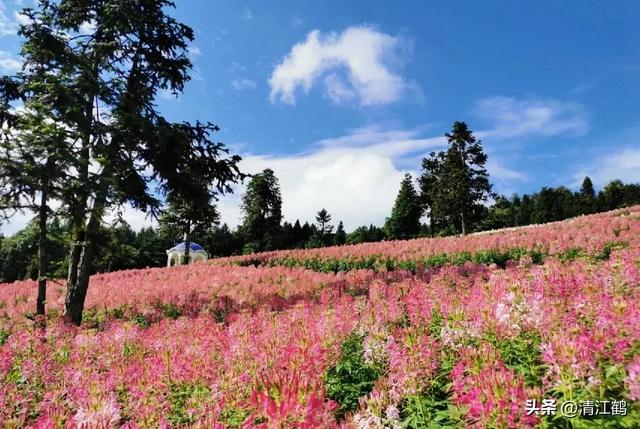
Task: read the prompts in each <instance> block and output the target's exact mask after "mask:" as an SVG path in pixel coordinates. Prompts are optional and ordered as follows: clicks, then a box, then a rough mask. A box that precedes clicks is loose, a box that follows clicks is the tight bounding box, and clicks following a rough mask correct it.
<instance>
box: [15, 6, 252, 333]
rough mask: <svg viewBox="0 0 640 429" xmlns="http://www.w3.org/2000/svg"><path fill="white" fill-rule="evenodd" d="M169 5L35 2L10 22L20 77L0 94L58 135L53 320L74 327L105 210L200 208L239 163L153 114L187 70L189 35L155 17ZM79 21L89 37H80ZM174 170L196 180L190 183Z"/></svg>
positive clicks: (206, 133) (204, 138) (196, 128)
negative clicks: (31, 110) (61, 302)
mask: <svg viewBox="0 0 640 429" xmlns="http://www.w3.org/2000/svg"><path fill="white" fill-rule="evenodd" d="M171 7H173V3H172V2H171V1H169V0H148V1H147V0H145V1H139V0H66V1H64V2H55V1H50V0H42V1H40V2H39V3H38V5H37V7H36V8H34V9H29V8H27V9H24V10H23V12H22V13H23V15H25V16H26V18H27V20H28V22H29V23H28V24H26V25H24V26H22V27H21V30H20V34H21V35H22V36H23V37H24V39H25V41H24V43H23V46H22V56H23V58H24V61H25V67H24V70H23V72H22V73H21V74H18V76H16V77H14V78H11V79H4V80H3V82H4V87H3V92H4V94H3V95H2V96H3V97H4V98H5V99H7V98H13V99H21V100H22V101H23V102H24V103H25V105H29V104H32V103H39V106H37V107H38V108H39V109H40V110H39V112H41V115H44V116H45V117H44V118H43V119H42V121H41V123H44V124H55V126H56V127H58V128H59V129H61V130H64V133H65V136H64V139H62V140H61V141H60V142H59V145H58V149H59V150H60V151H62V152H63V156H62V157H61V158H60V159H61V160H62V162H60V163H58V164H55V163H54V171H53V172H52V173H51V175H50V176H48V177H60V176H61V172H66V173H68V174H69V177H67V178H66V180H65V183H64V184H65V187H64V192H63V193H62V195H61V196H60V201H62V202H63V204H64V208H65V211H66V212H67V213H68V214H69V219H70V220H69V222H70V226H71V231H72V232H71V234H70V243H71V246H70V252H69V264H68V265H69V272H68V276H67V296H66V299H65V315H66V316H67V318H68V319H69V320H71V321H72V322H73V323H75V324H80V322H81V320H82V311H83V308H84V300H85V297H86V293H87V288H88V285H89V275H90V274H91V272H92V271H93V263H94V260H95V255H96V253H97V252H98V250H99V249H98V247H99V245H100V243H99V238H100V236H101V232H100V227H101V224H102V220H103V217H104V214H105V212H107V211H108V210H110V209H112V208H114V207H118V206H121V205H122V204H125V203H129V204H131V205H132V206H133V207H135V208H138V209H141V210H144V211H150V212H151V213H153V214H157V212H158V210H159V208H160V206H161V204H162V197H163V196H164V195H173V196H174V197H175V198H180V199H184V200H185V201H186V200H191V201H205V200H206V201H208V200H209V199H210V198H205V199H203V198H202V197H203V196H204V195H207V196H215V195H217V194H220V193H224V192H229V191H231V187H230V184H231V183H234V182H236V181H237V180H239V179H240V178H241V177H242V176H241V175H240V173H239V171H238V169H237V163H238V162H239V160H240V158H239V157H237V156H233V157H225V153H226V149H225V148H224V146H223V145H222V144H220V143H214V142H213V141H211V134H212V133H213V132H215V131H217V130H218V128H217V127H216V126H215V125H213V124H210V123H206V124H202V123H200V122H196V123H195V124H190V123H186V122H183V123H171V122H169V121H167V120H166V119H165V118H163V117H162V116H161V115H160V113H159V112H158V110H157V108H156V105H155V98H156V96H157V94H158V91H160V90H169V91H172V92H174V93H178V92H180V91H182V89H183V87H184V84H185V83H186V82H187V81H188V80H189V71H190V68H191V62H190V60H189V56H188V52H187V48H188V46H189V44H190V43H191V42H192V40H193V31H192V29H191V28H189V27H188V26H186V25H184V24H181V23H179V22H177V21H176V20H175V19H173V18H172V17H171V16H169V15H168V14H167V12H168V10H169V9H170V8H171ZM85 23H91V24H92V26H91V29H90V30H89V31H86V32H80V31H79V28H80V27H81V26H82V25H83V24H85ZM16 85H17V86H16ZM16 87H17V88H19V91H18V92H16V91H13V88H16ZM7 88H9V89H10V90H7V91H4V90H6V89H7ZM4 104H5V105H7V103H4ZM11 127H12V125H11V124H10V125H9V126H8V128H7V129H9V130H10V129H11ZM10 132H11V131H10ZM38 133H39V134H40V135H41V136H45V135H46V133H40V131H38ZM51 156H52V155H51V153H50V152H48V153H47V157H49V158H51ZM90 167H91V168H90ZM186 171H198V173H199V175H198V176H197V177H198V178H199V181H198V183H194V182H193V180H192V179H193V177H192V176H190V175H189V174H188V173H187V174H185V172H186ZM152 185H157V189H153V188H152ZM44 189H45V188H44V187H42V189H39V191H41V190H44Z"/></svg>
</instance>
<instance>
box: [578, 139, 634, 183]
mask: <svg viewBox="0 0 640 429" xmlns="http://www.w3.org/2000/svg"><path fill="white" fill-rule="evenodd" d="M585 176H589V177H590V178H591V180H592V181H593V183H594V184H595V185H596V186H604V185H606V184H607V183H609V182H610V181H612V180H615V179H620V180H622V181H623V182H625V183H640V149H638V148H637V146H636V147H633V148H625V149H618V150H617V151H616V152H615V153H610V154H608V155H604V156H599V157H597V161H596V162H593V163H591V164H590V165H587V166H585V167H583V168H582V169H581V170H580V171H578V172H577V173H576V174H574V176H573V179H574V182H573V186H574V187H578V186H580V184H581V183H582V180H583V179H584V177H585Z"/></svg>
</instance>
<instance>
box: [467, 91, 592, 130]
mask: <svg viewBox="0 0 640 429" xmlns="http://www.w3.org/2000/svg"><path fill="white" fill-rule="evenodd" d="M474 113H475V114H476V115H477V116H479V117H480V118H483V119H485V120H487V121H488V122H489V123H490V124H491V128H490V129H489V130H486V131H484V132H483V133H482V135H481V136H482V137H495V138H515V137H523V136H544V137H550V136H557V135H574V136H579V135H583V134H585V133H587V132H588V131H589V120H588V115H587V112H586V108H585V107H584V106H583V105H581V104H579V103H571V102H563V101H559V100H555V99H531V98H528V99H516V98H513V97H490V98H484V99H481V100H479V101H478V102H477V103H476V105H475V108H474ZM478 134H479V135H480V133H478Z"/></svg>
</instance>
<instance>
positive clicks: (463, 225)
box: [460, 213, 467, 236]
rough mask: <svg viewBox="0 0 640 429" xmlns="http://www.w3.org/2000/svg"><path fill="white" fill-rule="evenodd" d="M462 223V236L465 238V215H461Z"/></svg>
mask: <svg viewBox="0 0 640 429" xmlns="http://www.w3.org/2000/svg"><path fill="white" fill-rule="evenodd" d="M460 223H461V226H462V235H463V236H465V235H467V226H466V224H465V222H464V213H460Z"/></svg>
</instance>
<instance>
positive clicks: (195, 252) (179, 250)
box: [167, 241, 208, 267]
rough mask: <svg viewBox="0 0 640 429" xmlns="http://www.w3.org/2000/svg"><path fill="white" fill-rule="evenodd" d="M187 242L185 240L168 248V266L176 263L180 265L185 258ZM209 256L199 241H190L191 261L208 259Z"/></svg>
mask: <svg viewBox="0 0 640 429" xmlns="http://www.w3.org/2000/svg"><path fill="white" fill-rule="evenodd" d="M185 249H186V244H185V242H184V241H183V242H182V243H178V244H176V245H175V246H173V247H172V248H171V249H169V250H167V267H172V266H174V265H180V262H181V261H182V260H184V251H185ZM207 258H208V255H207V252H206V251H205V250H204V247H202V246H201V245H199V244H198V243H193V242H192V243H189V260H190V262H198V261H206V260H207Z"/></svg>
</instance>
